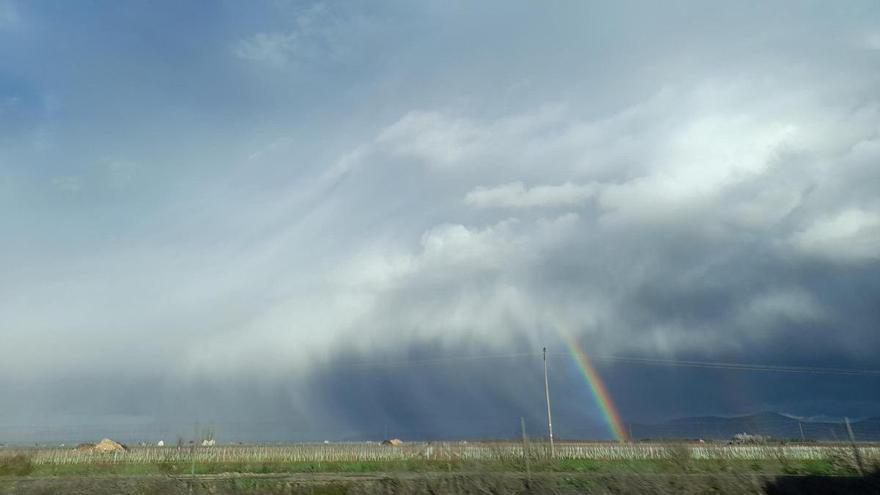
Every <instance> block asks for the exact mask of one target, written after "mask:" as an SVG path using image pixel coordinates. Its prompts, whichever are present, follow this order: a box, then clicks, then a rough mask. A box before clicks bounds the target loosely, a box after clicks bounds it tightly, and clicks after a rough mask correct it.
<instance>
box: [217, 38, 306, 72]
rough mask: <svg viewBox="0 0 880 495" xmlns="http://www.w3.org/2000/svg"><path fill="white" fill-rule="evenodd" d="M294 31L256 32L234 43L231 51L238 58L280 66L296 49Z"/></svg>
mask: <svg viewBox="0 0 880 495" xmlns="http://www.w3.org/2000/svg"><path fill="white" fill-rule="evenodd" d="M297 39H298V35H297V34H296V33H256V34H254V35H253V36H251V37H250V38H245V39H243V40H240V41H239V42H238V43H236V45H235V47H234V48H233V53H235V55H236V56H237V57H239V58H243V59H245V60H251V61H255V62H266V63H268V64H271V65H276V66H281V65H284V63H285V62H287V59H288V57H289V56H290V55H291V53H293V52H295V51H296V48H297Z"/></svg>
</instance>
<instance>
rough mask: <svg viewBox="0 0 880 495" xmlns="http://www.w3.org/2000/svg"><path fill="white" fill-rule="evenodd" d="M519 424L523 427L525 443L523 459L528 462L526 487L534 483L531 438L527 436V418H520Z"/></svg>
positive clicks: (523, 440) (523, 441)
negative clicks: (530, 447)
mask: <svg viewBox="0 0 880 495" xmlns="http://www.w3.org/2000/svg"><path fill="white" fill-rule="evenodd" d="M519 426H520V428H521V429H522V444H523V447H522V448H523V460H524V461H525V463H526V488H528V487H529V485H531V484H532V470H531V467H530V466H529V439H528V437H527V436H526V420H525V418H522V417H520V418H519Z"/></svg>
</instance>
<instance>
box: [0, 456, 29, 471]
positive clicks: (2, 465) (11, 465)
mask: <svg viewBox="0 0 880 495" xmlns="http://www.w3.org/2000/svg"><path fill="white" fill-rule="evenodd" d="M32 472H34V465H33V464H32V463H31V459H30V457H28V456H26V455H24V454H17V455H13V456H6V457H0V476H27V475H29V474H31V473H32Z"/></svg>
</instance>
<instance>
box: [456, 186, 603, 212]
mask: <svg viewBox="0 0 880 495" xmlns="http://www.w3.org/2000/svg"><path fill="white" fill-rule="evenodd" d="M595 190H596V187H595V185H593V184H573V183H571V182H566V183H564V184H560V185H558V186H554V185H541V186H533V187H531V188H526V187H525V185H523V183H522V182H511V183H508V184H502V185H500V186H495V187H482V186H481V187H477V188H475V189H474V190H472V191H470V192H469V193H467V195H466V196H465V203H467V204H468V205H470V206H475V207H478V208H532V207H559V206H577V205H580V204H583V203H584V202H585V201H586V200H588V199H590V198H591V197H592V196H593V194H594V193H595Z"/></svg>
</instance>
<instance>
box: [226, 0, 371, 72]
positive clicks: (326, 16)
mask: <svg viewBox="0 0 880 495" xmlns="http://www.w3.org/2000/svg"><path fill="white" fill-rule="evenodd" d="M292 24H293V25H292V27H291V29H290V30H287V31H267V32H259V33H255V34H253V35H251V36H248V37H245V38H243V39H240V40H238V41H237V42H236V43H234V44H233V46H232V53H233V55H235V56H236V57H238V58H241V59H244V60H249V61H252V62H259V63H264V64H267V65H270V66H275V67H283V66H287V65H290V64H295V63H298V62H314V63H319V62H321V63H322V62H326V61H328V60H329V61H339V60H341V59H342V58H343V57H344V56H345V55H346V53H348V51H349V50H350V48H351V47H352V46H353V45H354V44H355V43H354V42H353V41H351V39H352V38H354V37H356V36H360V35H363V34H364V33H365V32H366V31H368V30H369V26H370V23H369V22H368V21H367V19H364V18H361V17H341V16H339V15H338V14H336V13H335V12H334V11H333V10H332V9H331V8H329V7H328V6H327V5H326V4H325V3H323V2H318V3H315V4H313V5H312V6H310V7H309V8H307V9H305V10H303V11H301V12H299V13H298V14H297V15H296V16H295V18H294V20H293V23H292Z"/></svg>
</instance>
